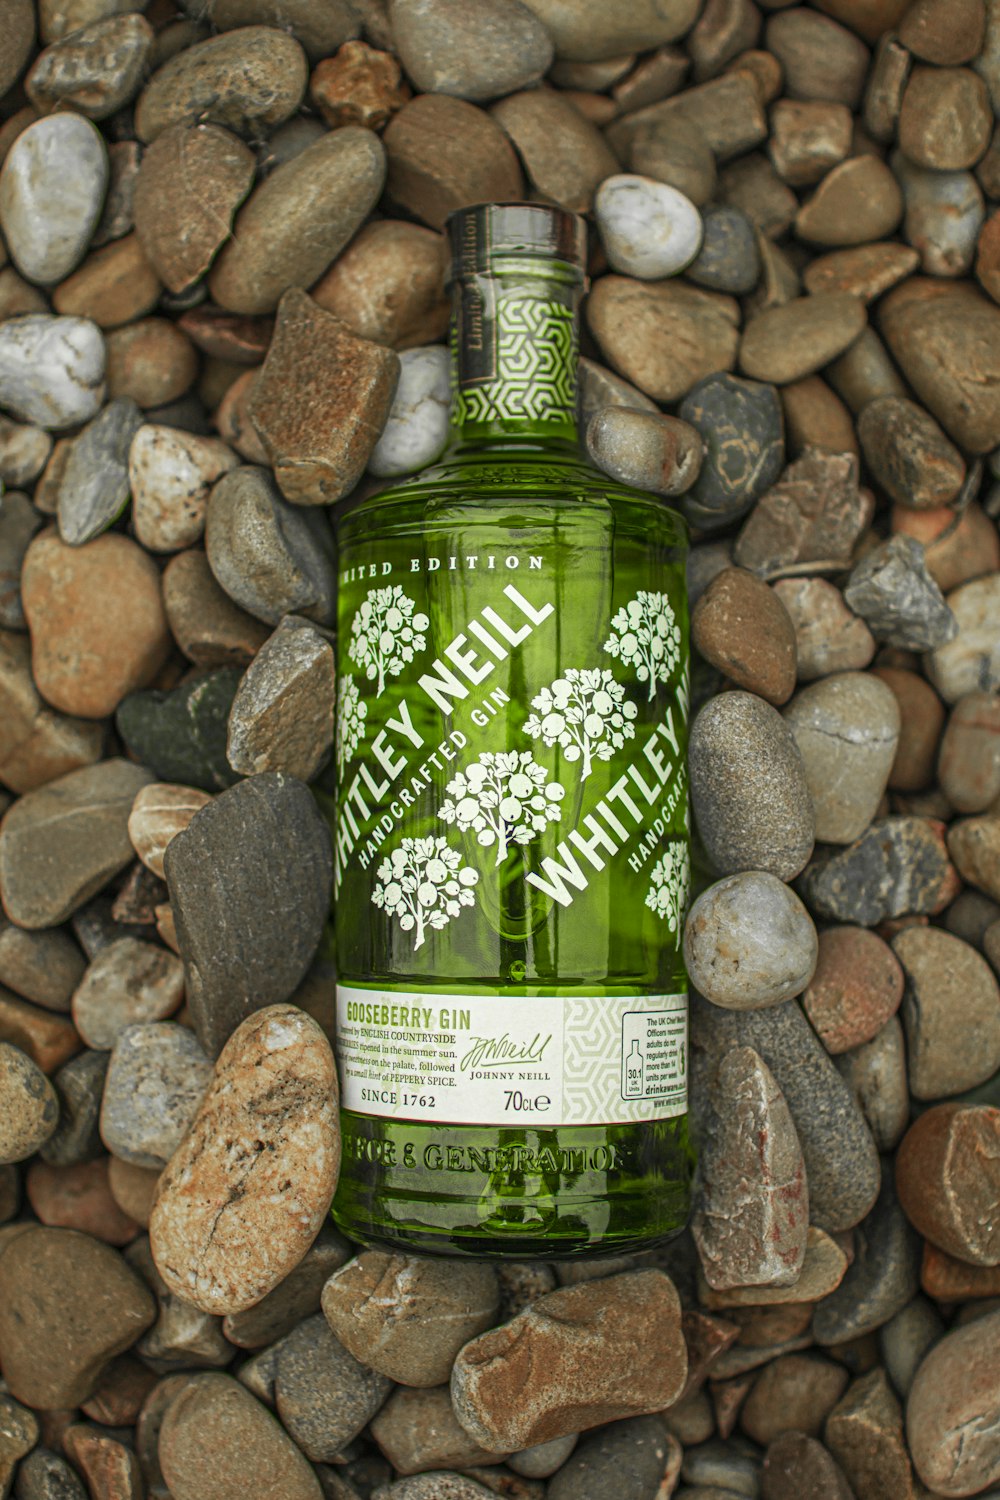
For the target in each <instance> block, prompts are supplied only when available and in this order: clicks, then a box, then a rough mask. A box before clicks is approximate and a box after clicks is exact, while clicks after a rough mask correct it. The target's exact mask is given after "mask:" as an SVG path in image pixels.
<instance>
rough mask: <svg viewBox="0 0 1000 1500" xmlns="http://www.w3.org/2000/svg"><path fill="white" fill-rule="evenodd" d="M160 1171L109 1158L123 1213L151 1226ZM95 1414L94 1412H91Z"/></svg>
mask: <svg viewBox="0 0 1000 1500" xmlns="http://www.w3.org/2000/svg"><path fill="white" fill-rule="evenodd" d="M159 1181H160V1172H159V1170H158V1169H157V1168H156V1167H137V1166H135V1165H134V1164H133V1163H132V1162H130V1161H120V1160H119V1158H118V1157H117V1156H112V1157H110V1158H109V1162H108V1187H109V1188H110V1189H111V1196H112V1198H114V1200H115V1202H116V1203H117V1204H118V1207H119V1208H120V1209H121V1211H122V1213H123V1214H125V1215H126V1216H127V1217H128V1218H129V1219H134V1220H135V1222H136V1223H137V1224H141V1225H142V1227H143V1229H148V1228H149V1216H150V1214H151V1213H152V1211H153V1201H154V1199H155V1197H156V1189H157V1185H158V1183H159ZM91 1415H93V1413H91Z"/></svg>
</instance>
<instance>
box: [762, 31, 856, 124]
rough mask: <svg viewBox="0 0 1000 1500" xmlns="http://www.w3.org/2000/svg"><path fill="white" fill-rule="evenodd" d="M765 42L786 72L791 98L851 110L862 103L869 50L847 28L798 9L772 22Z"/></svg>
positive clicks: (786, 85)
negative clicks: (841, 105)
mask: <svg viewBox="0 0 1000 1500" xmlns="http://www.w3.org/2000/svg"><path fill="white" fill-rule="evenodd" d="M764 43H765V46H766V47H767V49H768V51H769V52H773V53H774V55H775V57H777V59H778V61H779V62H780V63H781V65H782V67H783V68H784V70H785V93H786V94H787V95H788V97H789V98H790V99H825V100H829V101H831V102H833V103H836V104H846V105H847V107H848V108H849V109H854V108H856V106H857V105H858V103H859V102H860V99H861V93H862V89H863V88H864V82H865V74H866V73H867V71H868V61H869V56H868V48H867V47H866V46H865V44H864V42H862V41H861V39H860V38H859V37H858V36H856V35H855V33H854V32H852V31H848V30H847V29H846V27H844V26H839V25H838V24H837V22H836V21H833V20H831V19H830V18H829V17H828V16H818V15H816V13H815V12H814V11H812V10H806V9H805V7H796V8H795V9H794V10H785V11H781V12H780V13H779V14H778V15H775V16H772V17H771V18H770V20H769V21H768V23H767V25H766V27H765V29H764Z"/></svg>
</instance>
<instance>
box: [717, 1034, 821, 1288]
mask: <svg viewBox="0 0 1000 1500" xmlns="http://www.w3.org/2000/svg"><path fill="white" fill-rule="evenodd" d="M712 1098H713V1099H725V1100H726V1109H725V1111H722V1110H720V1109H719V1108H718V1106H717V1105H716V1106H715V1107H712V1108H711V1120H710V1124H709V1126H708V1129H707V1130H706V1131H705V1133H704V1135H703V1138H702V1140H701V1142H700V1152H699V1171H700V1191H699V1195H698V1199H697V1203H696V1208H695V1214H694V1219H693V1222H692V1232H693V1235H694V1239H695V1243H696V1245H697V1246H698V1253H699V1256H700V1258H701V1265H702V1269H703V1271H704V1273H705V1278H706V1280H707V1281H708V1284H709V1285H710V1286H711V1287H713V1288H715V1289H716V1290H726V1289H727V1288H729V1287H739V1286H791V1285H794V1284H795V1282H797V1281H798V1279H799V1275H800V1273H801V1271H802V1265H803V1262H804V1260H805V1253H806V1233H807V1230H808V1228H809V1192H808V1187H807V1184H806V1176H805V1163H804V1161H803V1159H802V1149H801V1147H800V1145H799V1139H798V1136H797V1134H796V1131H795V1126H794V1124H793V1122H792V1117H791V1115H790V1113H789V1111H788V1105H787V1104H786V1102H785V1099H784V1095H783V1094H782V1092H781V1090H780V1089H779V1087H778V1085H777V1083H776V1082H775V1079H774V1076H773V1074H772V1073H771V1071H770V1069H769V1068H768V1067H767V1064H766V1063H765V1062H764V1061H763V1060H762V1059H761V1058H760V1057H759V1056H758V1054H757V1053H756V1052H755V1051H754V1050H753V1048H752V1047H735V1048H733V1050H732V1051H731V1052H728V1053H727V1054H726V1055H725V1057H724V1058H723V1059H722V1061H721V1063H720V1065H719V1068H718V1071H717V1073H716V1075H715V1077H714V1079H713V1081H712Z"/></svg>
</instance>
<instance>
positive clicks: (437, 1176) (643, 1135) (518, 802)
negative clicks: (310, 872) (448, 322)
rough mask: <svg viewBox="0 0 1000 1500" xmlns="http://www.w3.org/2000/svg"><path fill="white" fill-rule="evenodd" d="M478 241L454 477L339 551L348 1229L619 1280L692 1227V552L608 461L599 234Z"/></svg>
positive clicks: (377, 509) (456, 241) (531, 234)
mask: <svg viewBox="0 0 1000 1500" xmlns="http://www.w3.org/2000/svg"><path fill="white" fill-rule="evenodd" d="M448 229H449V233H450V236H451V244H452V249H453V254H454V262H453V272H452V276H453V295H454V316H453V324H452V349H453V372H454V379H453V383H454V390H453V398H454V399H453V414H452V422H453V430H452V441H451V444H450V447H449V449H448V452H447V454H446V456H445V458H444V459H443V460H442V462H441V463H440V464H438V465H436V466H435V467H434V468H433V469H430V470H428V471H425V472H424V473H423V474H421V475H419V476H418V477H417V478H415V479H412V480H409V481H406V482H404V483H401V484H399V485H398V486H396V487H394V488H393V489H391V490H386V491H383V492H382V493H380V494H378V495H376V496H374V497H373V498H371V499H369V500H367V501H365V502H363V503H361V504H359V505H358V506H357V507H356V508H355V509H354V510H352V511H350V512H349V513H348V514H346V515H345V517H344V518H343V520H342V521H341V523H340V527H339V544H340V560H339V571H340V576H339V587H340V605H339V646H338V693H339V700H338V702H339V706H338V725H337V761H338V766H337V769H338V775H339V791H338V799H337V812H336V826H335V829H334V844H335V867H336V874H335V892H336V895H335V910H336V928H337V956H338V969H339V983H338V991H337V1054H338V1067H339V1072H340V1080H341V1090H342V1100H341V1102H342V1107H343V1115H342V1122H343V1145H344V1158H343V1167H342V1174H341V1180H340V1186H339V1189H338V1192H337V1197H336V1199H335V1201H334V1215H335V1217H336V1219H337V1221H338V1222H339V1224H340V1225H341V1226H342V1227H343V1228H344V1229H345V1230H346V1231H347V1232H348V1233H350V1234H351V1235H354V1236H356V1237H357V1238H360V1239H362V1240H366V1241H369V1242H372V1243H381V1244H389V1245H394V1246H397V1247H402V1248H407V1247H408V1248H410V1249H413V1250H416V1251H421V1252H433V1251H438V1252H443V1253H449V1254H473V1255H476V1254H478V1255H509V1256H514V1257H535V1256H540V1255H553V1256H570V1255H574V1254H578V1253H581V1252H587V1251H591V1252H603V1253H604V1254H610V1253H612V1252H614V1251H624V1250H629V1249H637V1248H641V1247H642V1246H643V1245H648V1244H650V1243H653V1242H655V1241H656V1240H659V1239H662V1238H664V1237H666V1236H668V1235H669V1234H671V1233H674V1232H676V1231H677V1230H678V1229H679V1228H681V1227H682V1226H683V1224H684V1222H685V1219H686V1217H687V1212H688V1200H689V1179H690V1171H691V1153H690V1147H689V1144H688V1136H687V1123H686V1114H685V1112H686V1107H687V1089H686V1076H687V1011H686V996H685V976H684V971H683V966H682V960H681V955H680V934H681V925H682V919H683V914H684V908H685V903H686V900H687V891H688V880H689V853H688V813H687V788H686V779H685V744H686V709H687V694H688V624H687V611H686V607H685V594H684V558H685V529H684V523H683V522H682V521H681V520H680V518H679V517H678V516H677V514H676V513H675V512H674V511H672V510H670V509H669V508H668V507H667V506H666V505H664V503H663V502H662V501H661V500H658V499H656V498H654V497H653V496H650V495H644V494H642V493H640V492H638V491H634V490H629V489H626V488H624V487H619V486H617V485H616V484H614V482H612V481H609V480H607V479H605V478H603V477H602V476H601V475H600V474H598V473H596V472H595V471H594V470H593V469H591V468H590V467H589V466H588V465H587V464H586V463H584V462H583V460H582V459H581V457H580V455H579V452H578V447H577V432H576V419H575V404H576V374H577V369H576V367H577V305H578V302H579V298H580V293H581V290H582V284H583V279H584V272H583V266H584V226H583V224H582V222H581V221H580V220H579V219H578V218H577V217H576V216H575V215H573V214H568V213H564V212H561V211H559V210H555V209H550V208H546V207H541V206H537V205H533V204H501V205H484V206H480V207H477V208H471V209H466V210H462V211H460V212H458V213H456V214H453V215H452V217H451V219H450V220H449V225H448Z"/></svg>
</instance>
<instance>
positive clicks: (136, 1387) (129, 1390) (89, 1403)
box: [80, 1354, 160, 1427]
mask: <svg viewBox="0 0 1000 1500" xmlns="http://www.w3.org/2000/svg"><path fill="white" fill-rule="evenodd" d="M159 1380H160V1377H159V1376H158V1375H157V1374H155V1372H154V1371H153V1370H150V1369H149V1368H148V1367H147V1366H146V1365H144V1364H141V1363H140V1361H139V1360H137V1359H136V1358H135V1357H134V1356H133V1355H131V1354H119V1356H118V1358H117V1359H113V1360H112V1361H111V1363H110V1364H109V1365H108V1366H107V1368H106V1369H105V1370H104V1372H103V1374H102V1375H101V1378H100V1380H99V1381H98V1382H97V1385H96V1386H95V1387H94V1391H93V1394H92V1395H91V1396H88V1398H87V1400H86V1401H83V1402H81V1404H80V1410H81V1411H82V1412H83V1413H84V1415H85V1416H87V1417H90V1418H91V1420H92V1421H94V1422H101V1423H103V1424H104V1426H105V1427H131V1426H132V1424H133V1422H134V1421H135V1420H136V1418H137V1417H138V1415H139V1413H140V1411H141V1410H142V1407H143V1403H144V1402H145V1400H146V1397H147V1396H148V1395H149V1393H150V1391H151V1390H152V1389H153V1388H154V1386H156V1385H158V1384H159Z"/></svg>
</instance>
